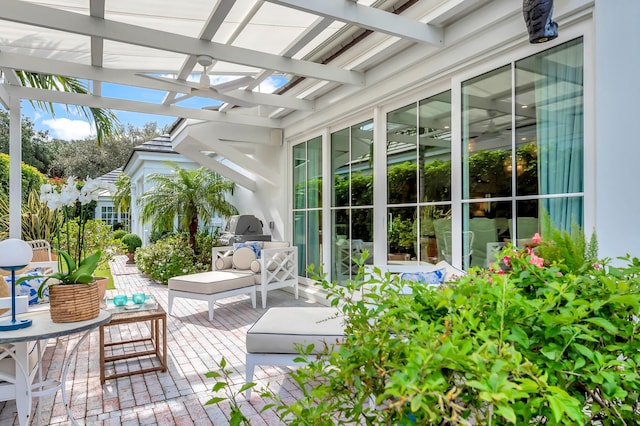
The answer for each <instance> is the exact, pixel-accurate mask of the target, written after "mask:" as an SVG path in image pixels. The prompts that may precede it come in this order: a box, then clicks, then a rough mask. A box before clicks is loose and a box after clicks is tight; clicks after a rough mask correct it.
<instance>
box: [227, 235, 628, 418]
mask: <svg viewBox="0 0 640 426" xmlns="http://www.w3.org/2000/svg"><path fill="white" fill-rule="evenodd" d="M541 243H542V242H541ZM502 260H503V266H506V268H502V267H498V265H493V267H492V270H491V271H487V270H481V269H479V268H474V269H472V270H471V273H470V274H469V275H468V276H466V277H462V278H461V279H460V280H459V281H458V282H456V283H452V284H446V285H444V286H441V287H440V288H437V289H432V288H429V287H427V286H424V285H422V284H420V283H415V282H410V281H403V280H401V279H400V277H398V276H397V275H396V276H391V275H390V274H388V273H386V274H383V273H381V272H380V271H379V270H375V269H374V272H373V278H372V279H370V280H364V279H363V277H362V276H359V277H358V279H357V280H356V281H353V282H348V283H346V285H344V283H343V285H337V284H335V283H333V284H332V283H328V282H326V281H325V280H322V279H321V278H320V279H321V282H322V284H323V286H324V287H325V288H326V289H327V291H328V292H329V295H330V296H329V297H330V300H331V304H332V305H333V306H336V307H339V309H340V310H341V311H342V313H343V314H344V318H345V339H344V341H343V342H342V343H341V344H340V345H339V346H337V347H334V348H327V349H326V350H325V351H324V353H323V354H322V355H319V356H315V355H309V356H307V355H306V354H309V353H310V348H309V347H307V348H304V347H302V348H300V352H301V356H300V358H299V360H303V362H304V365H303V367H301V368H299V369H297V370H295V371H293V372H292V373H291V377H292V378H293V380H294V381H295V382H296V383H297V384H298V385H299V386H300V388H301V389H302V396H301V397H297V398H296V400H295V401H290V400H286V401H285V400H282V399H280V398H279V397H278V395H277V394H276V393H274V392H271V391H269V390H268V389H267V390H266V391H265V392H264V393H263V396H264V395H266V396H268V397H270V398H273V399H274V400H275V401H276V410H277V412H278V413H279V415H280V417H281V420H283V421H286V423H287V424H290V425H308V424H314V425H334V424H369V425H378V424H380V425H382V424H384V425H387V424H403V425H409V424H434V425H440V424H449V425H470V424H493V425H506V424H517V425H542V424H545V425H558V424H565V425H574V424H602V425H614V424H616V425H618V424H620V425H625V424H626V425H630V424H638V419H640V403H639V395H640V340H639V339H638V338H637V336H638V332H639V330H640V322H639V321H638V318H637V315H638V312H639V310H640V279H639V278H638V277H639V276H640V259H637V258H630V257H628V256H627V257H624V258H620V260H622V261H624V262H626V266H624V267H614V266H609V265H607V264H606V262H598V263H594V264H591V265H590V266H589V267H588V268H587V267H584V268H580V269H579V270H571V269H570V268H568V267H566V265H565V266H561V265H560V264H559V263H558V262H552V263H551V264H550V265H549V266H547V265H546V262H545V259H542V258H541V257H540V256H539V255H538V254H536V251H535V248H532V247H528V248H525V249H516V248H513V247H508V248H506V249H505V251H504V252H503V253H502ZM369 286H375V287H376V288H377V289H378V290H377V291H375V292H372V291H370V290H367V289H368V288H369ZM406 287H409V288H410V289H411V292H412V295H411V297H407V296H406V294H403V292H402V291H401V290H402V289H403V288H406ZM362 291H365V292H366V293H365V295H366V297H365V298H364V299H362V298H353V295H354V294H362V293H361V292H362ZM247 386H253V384H248V385H247ZM217 387H218V389H222V386H221V385H217ZM232 396H233V395H232Z"/></svg>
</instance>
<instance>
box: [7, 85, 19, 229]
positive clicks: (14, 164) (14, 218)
mask: <svg viewBox="0 0 640 426" xmlns="http://www.w3.org/2000/svg"><path fill="white" fill-rule="evenodd" d="M21 120H22V109H21V106H20V98H18V97H15V96H11V98H10V108H9V158H10V160H9V238H22V221H21V213H22V212H21V210H22V168H21V164H22V126H21Z"/></svg>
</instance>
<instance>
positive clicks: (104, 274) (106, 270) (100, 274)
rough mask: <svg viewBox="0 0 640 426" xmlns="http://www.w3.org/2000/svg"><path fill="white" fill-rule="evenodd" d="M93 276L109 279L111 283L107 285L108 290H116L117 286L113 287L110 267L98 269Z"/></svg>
mask: <svg viewBox="0 0 640 426" xmlns="http://www.w3.org/2000/svg"><path fill="white" fill-rule="evenodd" d="M93 275H94V276H97V277H107V278H108V279H109V283H108V284H107V290H115V288H116V286H115V285H113V276H112V275H111V269H109V266H108V265H107V266H106V267H105V268H102V269H101V268H98V269H96V271H95V272H94V273H93Z"/></svg>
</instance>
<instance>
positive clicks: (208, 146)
mask: <svg viewBox="0 0 640 426" xmlns="http://www.w3.org/2000/svg"><path fill="white" fill-rule="evenodd" d="M185 132H186V133H187V134H188V135H189V136H191V137H192V138H194V139H195V140H198V141H199V142H200V143H201V145H200V150H201V151H215V152H217V153H219V154H220V155H221V156H223V157H224V158H226V159H227V160H229V161H231V162H232V163H234V164H237V165H238V166H239V167H241V168H243V169H245V170H248V171H249V172H251V173H253V174H254V175H256V176H259V177H260V178H261V179H262V180H264V181H265V182H267V183H269V184H270V185H278V183H277V182H279V180H280V171H279V170H274V169H273V168H272V167H267V166H266V165H265V164H264V163H263V162H260V161H258V160H256V159H255V158H253V157H251V156H248V155H247V154H244V153H242V152H240V151H239V150H237V149H236V146H237V143H238V142H248V143H257V142H261V143H269V141H270V137H271V135H270V131H269V132H265V129H256V128H253V129H251V128H246V129H245V128H243V127H240V126H218V125H207V124H204V123H203V124H196V125H192V126H188V127H187V128H186V129H185ZM256 132H261V133H262V138H264V139H262V138H260V141H259V140H257V139H256V137H259V135H257V134H256ZM234 133H235V134H234ZM218 134H220V136H223V137H220V136H218ZM225 137H226V138H230V139H226V138H225ZM245 140H246V141H245Z"/></svg>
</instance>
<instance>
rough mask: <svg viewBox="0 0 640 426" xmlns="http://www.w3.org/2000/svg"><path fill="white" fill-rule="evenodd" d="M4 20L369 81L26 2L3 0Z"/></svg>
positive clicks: (321, 75) (288, 70)
mask: <svg viewBox="0 0 640 426" xmlns="http://www.w3.org/2000/svg"><path fill="white" fill-rule="evenodd" d="M0 19H5V20H8V21H12V22H19V23H22V24H27V25H33V26H36V27H43V28H50V29H54V30H58V31H64V32H69V33H74V34H81V35H86V36H93V37H102V38H104V39H106V40H113V41H117V42H121V43H127V44H133V45H137V46H143V47H148V48H152V49H159V50H165V51H169V52H175V53H182V54H186V55H208V56H211V57H213V58H214V59H215V60H218V61H225V62H231V63H234V64H240V65H246V66H250V67H257V68H261V69H272V70H278V71H281V72H284V73H290V74H294V75H298V76H304V77H310V78H315V79H319V80H328V81H335V82H338V83H343V84H350V85H357V86H364V84H365V77H364V74H363V73H360V72H356V71H350V70H344V69H341V68H337V67H333V66H330V65H324V64H318V63H315V62H308V61H301V60H295V59H291V58H283V57H282V56H280V55H273V54H269V53H264V52H259V51H257V50H251V49H245V48H240V47H235V46H228V45H226V44H222V43H215V42H210V41H205V40H200V39H197V38H193V37H187V36H183V35H180V34H175V33H170V32H166V31H160V30H156V29H151V28H144V27H139V26H136V25H131V24H125V23H122V22H117V21H111V20H107V19H99V18H94V17H91V16H83V15H80V14H77V13H73V12H67V11H64V10H60V9H56V8H52V7H46V6H40V5H36V4H33V3H29V2H24V1H18V0H3V3H2V7H1V8H0Z"/></svg>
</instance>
